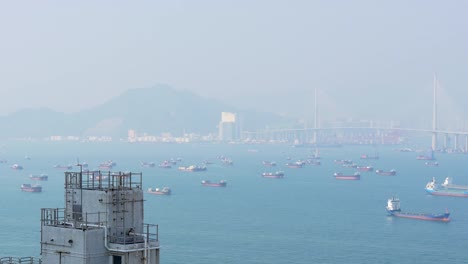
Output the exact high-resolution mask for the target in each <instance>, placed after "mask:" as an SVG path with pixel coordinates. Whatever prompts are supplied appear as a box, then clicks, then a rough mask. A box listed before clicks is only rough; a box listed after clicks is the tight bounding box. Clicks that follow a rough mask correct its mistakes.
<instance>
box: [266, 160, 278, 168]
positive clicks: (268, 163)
mask: <svg viewBox="0 0 468 264" xmlns="http://www.w3.org/2000/svg"><path fill="white" fill-rule="evenodd" d="M263 165H264V166H267V167H274V166H276V162H274V161H263Z"/></svg>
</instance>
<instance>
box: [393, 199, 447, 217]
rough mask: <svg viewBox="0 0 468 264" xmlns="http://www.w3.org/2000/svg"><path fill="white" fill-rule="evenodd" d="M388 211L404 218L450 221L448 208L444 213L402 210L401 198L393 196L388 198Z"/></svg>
mask: <svg viewBox="0 0 468 264" xmlns="http://www.w3.org/2000/svg"><path fill="white" fill-rule="evenodd" d="M386 210H387V213H388V215H390V216H395V217H402V218H411V219H419V220H428V221H440V222H449V221H450V218H449V217H450V213H449V212H448V210H446V212H445V213H443V214H431V213H407V212H402V211H401V209H400V199H398V198H396V197H392V198H390V199H388V200H387V207H386Z"/></svg>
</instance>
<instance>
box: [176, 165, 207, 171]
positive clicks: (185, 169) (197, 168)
mask: <svg viewBox="0 0 468 264" xmlns="http://www.w3.org/2000/svg"><path fill="white" fill-rule="evenodd" d="M179 170H180V171H190V172H196V171H206V170H207V169H206V167H205V166H195V165H190V166H188V167H184V166H181V167H179Z"/></svg>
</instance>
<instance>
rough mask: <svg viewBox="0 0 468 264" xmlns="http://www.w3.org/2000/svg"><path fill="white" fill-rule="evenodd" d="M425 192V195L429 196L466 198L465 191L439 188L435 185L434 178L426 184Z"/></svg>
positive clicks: (466, 193)
mask: <svg viewBox="0 0 468 264" xmlns="http://www.w3.org/2000/svg"><path fill="white" fill-rule="evenodd" d="M425 190H426V192H427V193H429V194H431V195H437V196H454V197H468V190H467V189H447V188H439V186H438V185H437V183H436V180H435V178H432V181H430V182H428V183H427V184H426V188H425Z"/></svg>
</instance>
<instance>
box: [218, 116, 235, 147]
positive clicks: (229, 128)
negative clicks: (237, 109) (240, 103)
mask: <svg viewBox="0 0 468 264" xmlns="http://www.w3.org/2000/svg"><path fill="white" fill-rule="evenodd" d="M239 137H240V132H239V125H238V120H237V114H236V113H231V112H221V122H220V123H219V140H220V141H233V140H238V139H239Z"/></svg>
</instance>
